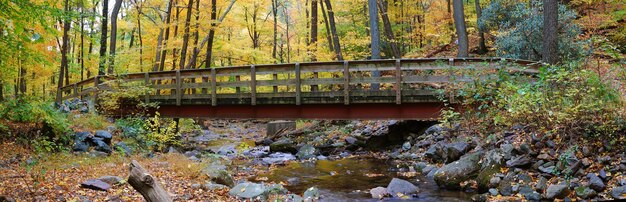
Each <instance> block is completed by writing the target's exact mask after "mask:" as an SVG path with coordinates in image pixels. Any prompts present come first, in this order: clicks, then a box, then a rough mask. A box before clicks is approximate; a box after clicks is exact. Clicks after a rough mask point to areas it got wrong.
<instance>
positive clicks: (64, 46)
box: [56, 0, 106, 104]
mask: <svg viewBox="0 0 626 202" xmlns="http://www.w3.org/2000/svg"><path fill="white" fill-rule="evenodd" d="M69 4H70V2H69V0H65V14H66V15H67V16H64V20H63V44H62V45H61V67H60V68H59V82H57V96H56V102H57V104H61V99H62V98H63V91H61V88H62V87H63V76H64V74H65V67H66V66H67V65H68V64H67V63H68V62H67V49H68V43H69V36H68V32H69V31H70V18H69V13H70V5H69ZM105 26H106V25H105Z"/></svg>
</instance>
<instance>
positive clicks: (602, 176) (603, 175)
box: [598, 169, 607, 180]
mask: <svg viewBox="0 0 626 202" xmlns="http://www.w3.org/2000/svg"><path fill="white" fill-rule="evenodd" d="M598 177H600V178H602V180H606V178H607V176H606V172H605V171H604V169H600V172H598Z"/></svg>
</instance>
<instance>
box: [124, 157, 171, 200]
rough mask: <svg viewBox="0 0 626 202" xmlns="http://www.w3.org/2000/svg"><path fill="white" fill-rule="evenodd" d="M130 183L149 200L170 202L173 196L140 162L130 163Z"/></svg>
mask: <svg viewBox="0 0 626 202" xmlns="http://www.w3.org/2000/svg"><path fill="white" fill-rule="evenodd" d="M128 184H130V186H132V187H133V188H134V189H135V190H137V191H138V192H139V193H141V195H142V196H143V198H144V199H146V201H148V202H170V201H172V198H170V195H169V194H168V193H167V191H165V189H163V187H162V186H161V183H159V182H158V181H157V180H156V179H155V178H154V177H153V176H152V175H150V174H149V173H148V171H147V170H146V169H144V168H143V167H142V166H141V165H140V164H139V162H137V161H135V160H133V161H132V162H131V163H130V176H128Z"/></svg>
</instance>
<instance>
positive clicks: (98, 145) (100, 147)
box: [91, 137, 112, 154]
mask: <svg viewBox="0 0 626 202" xmlns="http://www.w3.org/2000/svg"><path fill="white" fill-rule="evenodd" d="M91 141H92V143H93V144H94V145H95V149H96V151H101V152H105V153H107V154H110V153H111V152H112V151H111V147H109V144H107V143H106V142H105V141H104V140H103V139H102V138H98V137H94V138H93V139H92V140H91ZM109 141H110V140H109Z"/></svg>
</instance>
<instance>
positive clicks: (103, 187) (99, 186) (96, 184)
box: [80, 180, 111, 191]
mask: <svg viewBox="0 0 626 202" xmlns="http://www.w3.org/2000/svg"><path fill="white" fill-rule="evenodd" d="M80 187H82V188H87V189H93V190H98V191H107V190H109V189H111V185H109V184H108V183H106V182H103V181H102V180H87V181H85V182H83V183H81V184H80Z"/></svg>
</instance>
